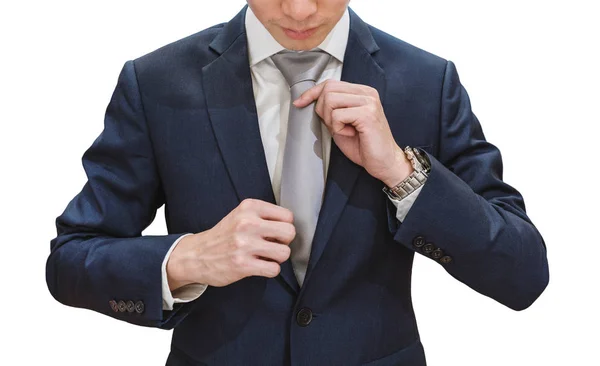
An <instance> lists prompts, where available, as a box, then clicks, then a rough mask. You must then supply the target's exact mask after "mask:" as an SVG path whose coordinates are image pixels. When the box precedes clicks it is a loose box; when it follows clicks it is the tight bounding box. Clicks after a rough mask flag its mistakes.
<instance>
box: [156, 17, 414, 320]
mask: <svg viewBox="0 0 600 366" xmlns="http://www.w3.org/2000/svg"><path fill="white" fill-rule="evenodd" d="M245 22H246V37H247V42H248V56H249V60H248V61H249V63H250V72H251V76H252V87H253V90H254V100H255V102H256V110H257V113H258V125H259V129H260V135H261V140H262V143H263V147H264V151H265V157H266V160H267V166H268V169H269V175H270V177H271V184H272V186H273V193H274V195H275V200H276V202H277V203H279V196H280V188H281V169H282V162H283V152H284V147H285V139H286V135H287V123H288V113H289V105H290V88H289V86H288V83H287V81H286V80H285V78H284V77H283V75H282V74H281V72H280V71H279V69H278V68H277V67H276V66H275V64H274V63H273V61H272V60H271V58H270V57H271V56H272V55H274V54H276V53H277V52H279V51H281V50H283V49H284V47H283V46H281V45H280V44H279V43H278V42H277V41H276V40H275V38H273V36H271V34H270V33H269V31H268V30H267V29H266V28H265V27H264V26H263V24H262V23H261V22H260V21H259V20H258V18H256V15H254V13H253V12H252V10H251V9H250V7H248V8H247V11H246V19H245ZM349 31H350V16H349V14H348V9H346V11H345V12H344V14H343V16H342V17H341V19H340V20H339V21H338V23H337V24H336V25H335V27H334V28H333V29H332V30H331V32H329V34H328V35H327V37H326V38H325V40H323V42H322V43H321V44H320V45H319V46H317V48H318V49H321V50H323V51H325V52H327V53H329V54H330V55H332V56H333V57H331V59H330V60H329V63H328V64H327V66H326V67H325V70H324V71H323V73H322V74H321V77H320V78H319V80H317V84H318V83H321V82H323V81H325V80H327V79H334V80H340V79H341V76H342V65H343V62H344V53H345V52H346V44H347V43H348V34H349ZM321 127H322V136H323V139H322V142H323V157H324V163H325V166H324V169H325V176H327V170H328V167H329V155H330V151H331V140H332V139H331V134H330V133H329V130H328V129H327V127H325V125H324V124H322V125H321ZM420 190H421V187H419V188H418V189H417V190H415V191H414V192H412V193H411V194H410V195H409V196H407V197H405V198H404V199H403V200H399V201H397V200H392V202H393V203H394V205H395V206H396V209H397V211H396V218H397V219H398V220H400V221H402V220H404V218H405V217H406V215H407V213H408V210H409V209H410V207H411V206H412V204H413V202H414V201H415V199H416V198H417V196H418V194H419V192H420ZM381 194H385V193H383V192H381ZM186 235H191V234H186ZM186 235H183V236H181V237H180V238H179V239H178V240H177V241H175V243H173V246H172V247H171V249H170V250H169V252H168V253H167V255H166V256H165V259H164V261H163V263H162V295H163V309H164V310H172V309H173V304H174V303H181V302H188V301H192V300H194V299H196V298H198V297H199V296H200V295H202V293H203V292H204V291H205V290H206V288H207V286H206V285H201V284H190V285H187V286H183V287H181V288H179V289H177V290H175V291H173V292H171V291H170V290H169V284H168V281H167V273H166V266H167V261H168V259H169V256H170V254H171V252H172V251H173V249H174V248H175V246H176V245H177V244H178V243H179V241H180V240H181V239H182V238H183V237H185V236H186Z"/></svg>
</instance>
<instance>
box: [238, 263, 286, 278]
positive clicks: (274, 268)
mask: <svg viewBox="0 0 600 366" xmlns="http://www.w3.org/2000/svg"><path fill="white" fill-rule="evenodd" d="M244 272H245V273H246V275H247V276H261V277H268V278H273V277H277V275H278V274H279V272H281V267H280V266H279V263H277V262H272V261H266V260H262V259H258V258H253V259H251V260H250V262H249V263H248V266H247V267H246V270H245V271H244Z"/></svg>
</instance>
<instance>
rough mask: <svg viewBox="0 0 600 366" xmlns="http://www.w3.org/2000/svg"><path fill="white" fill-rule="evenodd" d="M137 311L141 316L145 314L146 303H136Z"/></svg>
mask: <svg viewBox="0 0 600 366" xmlns="http://www.w3.org/2000/svg"><path fill="white" fill-rule="evenodd" d="M135 311H136V312H137V313H138V314H141V313H143V312H144V302H143V301H138V302H136V303H135Z"/></svg>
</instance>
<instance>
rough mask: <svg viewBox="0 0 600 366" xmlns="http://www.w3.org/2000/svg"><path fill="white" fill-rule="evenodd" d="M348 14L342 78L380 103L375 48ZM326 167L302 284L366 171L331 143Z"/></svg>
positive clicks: (355, 17) (381, 88)
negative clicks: (369, 89)
mask: <svg viewBox="0 0 600 366" xmlns="http://www.w3.org/2000/svg"><path fill="white" fill-rule="evenodd" d="M348 10H349V14H350V33H349V36H348V44H347V46H346V52H345V55H344V65H343V68H342V77H341V80H342V81H347V82H349V83H353V84H362V85H369V86H371V87H373V88H375V89H377V91H378V92H379V96H380V99H381V102H382V104H383V98H384V96H385V74H384V71H383V69H382V68H381V67H380V66H379V65H378V64H377V63H376V62H375V60H374V59H373V56H371V54H373V53H375V52H376V51H377V50H379V47H378V46H377V44H376V43H375V40H374V39H373V36H372V35H371V31H370V30H369V28H368V25H367V24H366V23H364V22H363V21H362V20H361V19H360V18H359V17H358V15H356V13H354V11H352V9H350V8H349V9H348ZM329 159H330V163H329V170H328V172H327V182H326V183H325V192H324V195H325V197H324V199H323V205H322V207H321V212H320V214H319V220H318V223H317V228H316V231H315V236H314V238H313V244H312V248H311V254H310V260H309V263H308V269H307V273H306V277H305V279H304V286H303V287H305V286H306V284H307V283H308V281H309V280H310V277H311V273H312V272H313V270H314V268H315V266H316V265H317V263H318V262H319V259H320V258H321V255H322V254H323V251H324V249H325V246H326V245H327V242H328V241H329V238H330V237H331V233H332V232H333V229H334V228H335V226H336V224H337V222H338V220H339V218H340V215H341V214H342V211H343V210H344V207H346V204H347V202H348V198H349V197H350V194H351V193H352V189H353V187H354V183H355V182H356V179H357V177H358V175H359V173H361V172H365V173H364V174H367V173H366V171H365V170H364V169H363V168H362V167H360V166H358V165H356V164H354V163H353V162H352V161H350V159H348V158H347V157H346V156H345V155H344V154H343V153H342V152H341V151H340V149H339V148H338V147H337V145H335V143H333V144H332V146H331V155H330V158H329Z"/></svg>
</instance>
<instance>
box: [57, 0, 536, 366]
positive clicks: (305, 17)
mask: <svg viewBox="0 0 600 366" xmlns="http://www.w3.org/2000/svg"><path fill="white" fill-rule="evenodd" d="M348 2H349V0H318V1H317V0H295V1H292V0H249V1H248V5H249V6H246V7H244V8H243V9H242V10H241V11H240V12H239V13H238V14H237V15H236V16H235V17H234V18H233V19H232V20H231V21H230V22H228V23H225V24H219V25H216V26H214V27H211V28H208V29H206V30H204V31H202V32H200V33H197V34H195V35H192V36H190V37H188V38H185V39H182V40H180V41H178V42H175V43H173V44H171V45H168V46H166V47H163V48H161V49H159V50H156V51H154V52H152V53H150V54H148V55H146V56H143V57H141V58H139V59H137V60H135V61H130V62H127V63H126V64H125V66H124V68H123V70H122V72H121V75H120V77H119V81H118V85H117V87H116V90H115V92H114V94H113V97H112V99H111V101H110V104H109V106H108V109H107V112H106V118H105V128H104V131H103V132H102V134H101V135H100V136H99V137H98V139H97V140H96V141H95V142H94V143H93V145H92V146H91V147H90V148H89V149H88V150H87V151H86V153H85V154H84V156H83V164H84V167H85V170H86V173H87V176H88V182H87V184H86V185H85V186H84V188H83V190H82V191H81V192H80V193H79V194H78V195H77V196H76V197H75V198H74V199H73V200H72V201H71V202H70V203H69V205H68V206H67V208H66V209H65V211H64V213H63V214H62V215H61V216H60V217H58V219H57V222H56V223H57V229H58V236H57V237H56V238H55V239H53V240H52V242H51V254H50V256H49V258H48V262H47V282H48V287H49V289H50V291H51V293H52V294H53V296H54V297H55V298H56V299H57V300H58V301H60V302H62V303H64V304H68V305H71V306H78V307H84V308H89V309H92V310H95V311H98V312H100V313H103V314H106V315H109V316H112V317H115V318H117V319H120V320H124V321H127V322H130V323H133V324H138V325H143V326H151V327H159V328H163V329H174V332H173V339H172V347H171V353H170V355H169V357H168V360H167V364H168V365H287V364H290V365H362V364H367V365H408V366H418V365H425V356H424V351H423V348H422V345H421V343H420V340H419V334H418V330H417V327H416V321H415V317H414V313H413V309H412V304H411V296H410V276H411V266H412V260H413V257H414V253H415V252H416V253H418V255H425V256H426V257H428V258H430V259H431V260H434V261H436V262H438V263H439V264H440V265H442V266H443V267H444V268H445V269H446V270H447V271H448V272H449V273H450V274H451V275H452V276H454V277H455V278H457V279H458V280H460V281H462V282H464V283H465V284H467V285H468V286H470V287H471V288H473V289H474V290H476V291H478V292H480V293H482V294H484V295H487V296H489V297H491V298H494V299H496V300H497V301H499V302H500V303H502V304H504V305H506V306H508V307H510V308H512V309H515V310H522V309H525V308H527V307H528V306H529V305H531V304H532V303H533V302H534V301H535V299H536V298H537V297H538V296H539V295H540V294H541V292H542V291H543V290H544V288H545V287H546V285H547V282H548V264H547V260H546V249H545V244H544V241H543V239H542V237H541V236H540V234H539V233H538V231H537V230H536V228H535V227H534V226H533V224H532V223H531V221H530V220H529V218H528V217H527V215H526V213H525V208H524V203H523V199H522V197H521V195H520V194H519V193H518V192H517V191H516V190H515V189H514V188H512V187H510V186H509V185H507V184H506V183H504V182H503V181H502V161H501V157H500V153H499V151H498V149H497V148H496V147H494V146H493V145H492V144H490V143H488V142H487V141H486V140H485V138H484V135H483V132H482V130H481V126H480V124H479V122H478V120H477V119H476V117H475V116H474V115H473V113H472V112H471V109H470V104H469V99H468V96H467V94H466V92H465V90H464V89H463V87H462V86H461V84H460V81H459V79H458V75H457V72H456V69H455V67H454V65H453V64H452V63H451V62H449V61H446V60H443V59H441V58H439V57H436V56H434V55H431V54H429V53H426V52H424V51H422V50H420V49H418V48H415V47H414V46H411V45H409V44H406V43H404V42H402V41H400V40H398V39H396V38H394V37H393V36H391V35H389V34H386V33H384V32H382V31H380V30H378V29H376V28H374V27H372V26H370V25H367V24H366V23H364V22H363V21H362V20H361V19H360V18H359V17H358V16H357V15H356V14H355V13H354V12H353V11H352V10H351V9H349V8H348ZM296 51H303V52H296ZM163 204H165V208H166V209H165V215H166V220H167V226H168V229H169V234H168V235H164V236H141V232H142V231H143V230H144V229H145V228H146V227H147V226H148V225H149V224H150V223H151V222H152V220H153V219H154V216H155V214H156V209H157V208H158V207H160V206H161V205H163Z"/></svg>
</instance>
